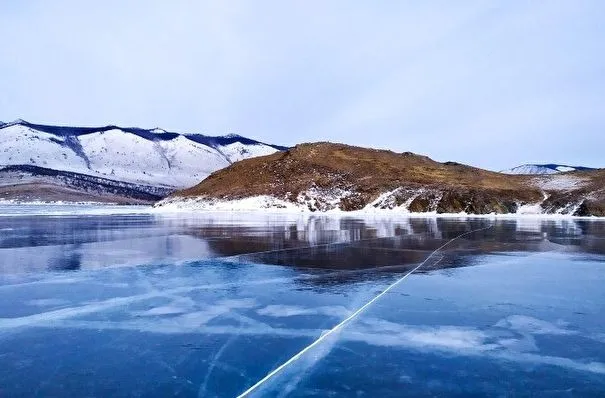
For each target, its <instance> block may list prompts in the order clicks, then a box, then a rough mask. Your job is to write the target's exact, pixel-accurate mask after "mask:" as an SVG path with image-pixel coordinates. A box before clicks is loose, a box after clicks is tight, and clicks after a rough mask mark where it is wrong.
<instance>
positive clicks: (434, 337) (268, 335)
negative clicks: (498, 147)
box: [0, 212, 605, 396]
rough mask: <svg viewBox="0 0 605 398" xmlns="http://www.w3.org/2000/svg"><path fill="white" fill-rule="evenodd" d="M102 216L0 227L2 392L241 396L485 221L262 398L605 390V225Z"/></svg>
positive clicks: (34, 219)
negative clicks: (427, 258)
mask: <svg viewBox="0 0 605 398" xmlns="http://www.w3.org/2000/svg"><path fill="white" fill-rule="evenodd" d="M109 213H111V212H108V213H107V214H104V215H103V214H99V215H91V214H89V215H87V216H85V217H82V216H80V217H73V216H56V215H55V216H40V215H35V216H28V215H27V212H24V215H22V216H12V217H1V218H0V263H1V265H2V266H1V267H0V298H1V300H0V353H1V355H0V369H3V370H2V371H0V386H2V392H3V393H5V394H6V395H8V396H18V395H34V394H35V393H37V394H39V395H44V396H82V395H107V394H110V395H113V396H130V395H133V394H140V395H145V396H167V395H175V394H177V395H182V396H200V395H201V396H237V395H238V394H240V393H242V392H243V391H245V390H246V389H247V388H248V387H250V386H251V385H253V384H254V383H256V382H257V381H258V380H260V379H261V378H262V377H263V376H265V375H266V374H267V373H268V372H270V371H271V370H273V369H275V368H276V367H277V366H278V365H279V364H281V363H284V362H285V361H287V360H288V359H289V358H292V356H293V355H295V354H296V353H298V352H300V351H301V349H303V348H304V347H306V346H308V345H309V344H310V343H311V342H313V341H315V340H316V339H318V338H319V337H320V336H322V335H325V333H326V330H329V329H331V328H332V327H334V325H336V324H338V323H339V322H341V321H342V320H343V319H345V318H346V317H347V316H349V315H350V314H351V313H352V312H353V311H355V310H356V309H358V308H359V307H360V306H362V305H364V304H365V303H367V302H368V301H369V300H371V299H372V298H373V297H376V295H378V294H379V293H380V292H382V291H384V289H385V288H386V287H387V286H389V285H391V284H392V283H393V281H395V280H397V279H399V278H400V277H401V275H402V274H403V273H404V272H407V271H409V270H410V269H411V268H410V267H413V266H414V264H415V265H417V264H419V263H420V262H421V261H423V259H424V258H426V256H427V255H428V254H429V253H430V252H432V251H433V250H435V249H436V248H438V247H440V246H442V245H443V243H444V242H447V241H448V240H450V239H452V238H453V237H455V236H458V235H460V234H461V233H464V232H466V231H470V230H473V229H477V228H482V227H485V226H489V225H492V224H493V228H492V229H490V230H485V231H481V232H478V233H476V234H472V235H468V236H465V237H464V238H462V239H460V240H458V241H456V242H455V244H452V245H451V247H450V246H448V247H446V248H444V249H443V250H442V251H441V252H440V256H439V258H435V259H434V260H435V261H434V262H431V264H428V266H427V267H426V269H424V270H422V269H421V270H419V271H420V272H418V273H413V274H411V276H410V277H408V278H407V279H406V280H405V281H404V283H401V284H400V285H398V286H397V288H396V289H392V290H391V291H389V292H388V293H387V294H385V295H384V296H383V297H381V298H380V300H378V301H376V302H375V303H374V304H373V305H372V306H370V307H368V308H367V311H365V312H363V313H362V314H360V315H359V316H358V317H356V318H355V320H354V321H353V322H351V323H349V324H348V325H346V327H344V328H343V329H342V330H340V331H339V333H337V334H334V335H331V336H329V337H330V338H326V339H325V340H324V341H323V342H322V344H319V345H317V346H316V347H314V349H312V350H310V351H309V352H307V353H306V354H305V355H303V356H302V357H301V358H300V360H298V361H296V362H295V363H293V364H292V366H290V367H288V368H287V369H285V370H284V371H283V372H280V373H279V375H278V376H277V377H275V378H274V379H271V380H270V381H269V382H267V383H266V384H265V385H264V386H263V388H262V389H261V390H259V391H258V396H273V395H283V394H286V395H289V396H309V395H313V394H315V395H319V396H327V395H339V396H347V395H351V394H354V395H367V396H399V395H400V394H401V391H406V394H409V395H412V396H419V395H440V396H442V395H448V394H458V395H473V394H475V395H492V396H493V395H506V394H513V393H514V394H518V395H522V394H525V393H527V392H528V391H555V390H560V391H564V390H567V389H569V388H573V390H574V392H575V393H577V394H579V395H597V396H598V395H599V393H600V392H602V391H605V384H604V382H603V380H605V378H604V376H605V339H603V329H604V327H605V324H604V323H603V319H605V306H604V304H603V303H605V291H604V290H603V288H602V287H603V283H604V282H605V268H604V267H603V264H605V261H604V260H605V257H604V256H605V246H604V245H605V243H604V242H605V223H603V222H598V221H592V222H589V221H585V220H573V219H567V220H539V219H522V221H519V220H514V219H512V220H507V219H497V220H490V219H475V218H459V219H445V218H440V219H436V218H419V217H413V218H403V217H402V218H392V217H390V218H389V217H365V218H364V217H359V216H356V217H341V216H339V217H335V218H333V217H328V216H325V215H321V216H319V217H318V216H304V217H302V216H301V215H300V214H299V215H293V214H282V215H279V214H277V215H276V214H273V215H269V214H264V215H258V214H256V215H250V214H245V213H234V214H227V213H224V214H204V215H201V214H195V215H190V214H174V215H168V214H149V213H147V214H122V215H120V214H113V215H112V214H109ZM350 253H364V255H363V256H360V255H359V254H357V255H351V254H350ZM411 253H418V254H417V256H416V257H414V256H411ZM359 258H361V260H359V262H357V263H355V261H357V260H358V259H359ZM6 259H8V260H6ZM406 261H409V263H406ZM276 263H279V264H280V265H276ZM297 264H307V266H301V265H297ZM361 264H363V266H361ZM385 264H388V266H384V265H385ZM358 265H359V266H358ZM324 343H325V344H324ZM91 359H92V360H91ZM536 375H539V377H537V376H536Z"/></svg>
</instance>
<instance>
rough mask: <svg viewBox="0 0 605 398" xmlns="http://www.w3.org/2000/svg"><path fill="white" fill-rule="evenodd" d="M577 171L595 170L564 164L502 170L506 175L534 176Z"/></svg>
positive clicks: (531, 165)
mask: <svg viewBox="0 0 605 398" xmlns="http://www.w3.org/2000/svg"><path fill="white" fill-rule="evenodd" d="M577 170H594V169H592V168H590V167H582V166H567V165H562V164H524V165H521V166H517V167H513V168H512V169H507V170H502V171H501V173H504V174H533V175H544V174H557V173H564V172H567V171H577Z"/></svg>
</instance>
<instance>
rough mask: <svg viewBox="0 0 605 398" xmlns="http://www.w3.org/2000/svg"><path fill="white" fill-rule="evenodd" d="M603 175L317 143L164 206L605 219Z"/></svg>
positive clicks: (229, 174)
mask: <svg viewBox="0 0 605 398" xmlns="http://www.w3.org/2000/svg"><path fill="white" fill-rule="evenodd" d="M604 173H605V171H604V170H596V171H582V172H572V173H562V174H557V175H552V176H549V175H547V176H537V177H536V176H526V175H506V174H502V173H495V172H491V171H487V170H482V169H478V168H474V167H470V166H466V165H462V164H458V163H453V162H447V163H439V162H436V161H434V160H431V159H429V158H427V157H425V156H419V155H415V154H412V153H402V154H400V153H394V152H390V151H384V150H374V149H366V148H359V147H352V146H347V145H342V144H332V143H315V144H302V145H297V146H296V147H294V148H292V149H290V150H288V151H285V152H280V153H275V154H272V155H269V156H264V157H259V158H254V159H247V160H244V161H242V162H239V163H236V164H233V165H231V166H230V167H228V168H226V169H223V170H221V171H218V172H215V173H213V174H212V175H210V177H208V178H207V179H206V180H204V181H202V182H201V183H200V184H198V185H196V186H194V187H192V188H189V189H185V190H182V191H178V192H176V193H175V194H173V195H172V196H170V197H169V198H167V199H166V200H164V201H162V202H160V203H159V204H158V206H159V207H168V208H182V207H189V208H201V209H246V210H253V209H258V208H290V209H301V210H310V211H316V210H319V211H328V210H335V209H339V210H344V211H349V210H373V209H393V210H399V211H401V212H434V213H460V212H465V213H470V214H489V213H497V214H506V213H520V214H527V213H559V214H574V215H600V216H603V215H605V206H604V203H605V202H604V199H605V197H604V196H605V191H604V188H605V183H604V181H605V179H604V178H605V174H604Z"/></svg>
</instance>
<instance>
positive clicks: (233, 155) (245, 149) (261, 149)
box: [216, 142, 276, 163]
mask: <svg viewBox="0 0 605 398" xmlns="http://www.w3.org/2000/svg"><path fill="white" fill-rule="evenodd" d="M216 149H217V150H219V151H220V152H221V153H222V154H223V155H224V156H225V157H226V158H227V159H228V160H229V162H231V163H235V162H239V161H240V160H243V159H248V158H252V157H256V156H265V155H271V154H272V153H275V152H276V150H275V148H273V147H270V146H269V145H265V144H254V145H245V144H242V143H241V142H234V143H231V144H227V145H219V146H217V147H216Z"/></svg>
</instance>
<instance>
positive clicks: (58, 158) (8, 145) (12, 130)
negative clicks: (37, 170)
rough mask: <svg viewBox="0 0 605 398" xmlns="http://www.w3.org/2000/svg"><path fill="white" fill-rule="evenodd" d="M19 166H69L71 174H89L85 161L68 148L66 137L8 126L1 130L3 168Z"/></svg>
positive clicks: (0, 143)
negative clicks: (73, 172) (72, 172)
mask: <svg viewBox="0 0 605 398" xmlns="http://www.w3.org/2000/svg"><path fill="white" fill-rule="evenodd" d="M20 164H28V165H33V166H40V167H46V168H50V169H61V170H62V169H64V168H65V165H69V170H70V171H75V172H80V173H83V172H84V173H85V172H87V171H88V167H87V166H86V161H85V160H84V159H83V158H81V157H80V156H78V155H77V154H76V153H75V152H74V151H73V150H72V149H71V148H70V147H69V145H68V143H67V142H66V140H65V138H64V137H58V136H55V135H53V134H47V133H44V132H41V131H36V130H33V129H31V128H29V127H25V126H21V125H19V124H9V125H8V126H4V127H3V128H2V130H1V131H0V165H2V166H8V165H20Z"/></svg>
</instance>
